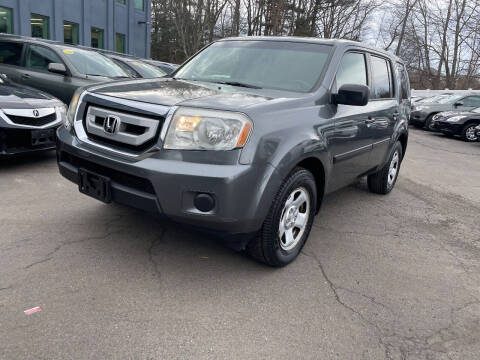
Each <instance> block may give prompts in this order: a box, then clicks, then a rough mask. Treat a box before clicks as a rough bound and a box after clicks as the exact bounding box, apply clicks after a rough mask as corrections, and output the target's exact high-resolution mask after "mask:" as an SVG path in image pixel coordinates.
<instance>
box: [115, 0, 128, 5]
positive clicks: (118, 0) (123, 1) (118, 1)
mask: <svg viewBox="0 0 480 360" xmlns="http://www.w3.org/2000/svg"><path fill="white" fill-rule="evenodd" d="M117 3H119V4H122V5H125V4H126V3H127V0H117Z"/></svg>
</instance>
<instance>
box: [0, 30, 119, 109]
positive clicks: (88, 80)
mask: <svg viewBox="0 0 480 360" xmlns="http://www.w3.org/2000/svg"><path fill="white" fill-rule="evenodd" d="M0 73H2V74H6V75H7V76H8V78H9V79H11V80H12V81H14V82H16V83H18V84H23V85H27V86H30V87H33V88H36V89H39V90H42V91H44V92H46V93H49V94H51V95H53V96H55V97H57V98H58V99H60V100H62V101H63V102H64V103H66V104H68V103H69V102H70V100H71V98H72V96H73V94H74V92H75V90H77V88H79V87H81V86H87V85H91V84H95V83H98V82H102V81H109V80H114V79H119V78H127V77H128V75H127V74H126V73H125V72H124V71H123V70H122V69H121V68H120V67H119V66H118V65H116V64H115V63H114V62H113V61H112V60H110V59H108V58H106V57H105V56H103V55H101V54H99V53H97V52H95V51H89V50H85V49H80V48H76V47H72V46H69V45H64V44H61V43H58V42H53V41H47V40H39V39H34V38H28V37H21V36H15V35H5V34H0Z"/></svg>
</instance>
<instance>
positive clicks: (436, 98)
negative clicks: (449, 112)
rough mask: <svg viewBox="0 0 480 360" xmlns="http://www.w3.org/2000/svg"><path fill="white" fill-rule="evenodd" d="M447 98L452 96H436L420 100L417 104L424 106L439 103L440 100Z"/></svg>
mask: <svg viewBox="0 0 480 360" xmlns="http://www.w3.org/2000/svg"><path fill="white" fill-rule="evenodd" d="M447 96H450V95H435V96H431V97H428V98H425V99H422V100H419V101H417V102H418V103H422V104H424V103H434V102H437V101H438V100H440V99H443V98H444V97H447Z"/></svg>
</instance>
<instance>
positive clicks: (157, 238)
mask: <svg viewBox="0 0 480 360" xmlns="http://www.w3.org/2000/svg"><path fill="white" fill-rule="evenodd" d="M166 233H167V229H166V228H161V230H160V235H159V236H155V237H154V238H153V240H152V242H151V244H150V247H149V248H148V258H149V260H150V262H151V263H152V264H153V266H154V269H155V273H156V274H157V275H158V276H159V277H160V279H161V278H162V273H161V272H160V269H159V264H158V263H157V262H156V261H155V259H154V256H155V255H154V253H153V252H154V249H155V247H156V246H157V245H158V244H160V243H161V242H162V240H163V239H164V237H165V234H166Z"/></svg>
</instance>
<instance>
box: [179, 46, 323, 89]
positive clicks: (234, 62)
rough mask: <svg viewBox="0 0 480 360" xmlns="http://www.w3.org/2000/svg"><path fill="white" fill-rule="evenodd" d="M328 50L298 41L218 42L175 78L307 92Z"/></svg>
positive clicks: (312, 85)
mask: <svg viewBox="0 0 480 360" xmlns="http://www.w3.org/2000/svg"><path fill="white" fill-rule="evenodd" d="M330 49H331V47H330V46H327V45H320V44H309V43H300V42H298V43H295V42H284V41H250V40H245V41H243V40H242V41H221V42H217V43H213V44H212V45H210V46H209V47H207V48H206V49H205V50H203V51H202V52H201V53H199V54H198V55H197V56H195V57H194V58H193V59H192V60H191V61H189V62H188V63H187V64H186V65H185V66H184V67H182V68H181V69H180V70H179V71H177V73H176V74H175V78H176V79H185V80H197V81H206V82H218V83H227V84H228V83H231V84H232V85H237V86H246V87H254V88H267V89H278V90H288V91H297V92H309V91H311V90H312V89H313V88H314V86H315V84H316V83H317V81H318V80H319V78H320V75H321V73H322V70H323V68H324V67H325V64H326V62H327V59H328V55H329V53H330Z"/></svg>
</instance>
